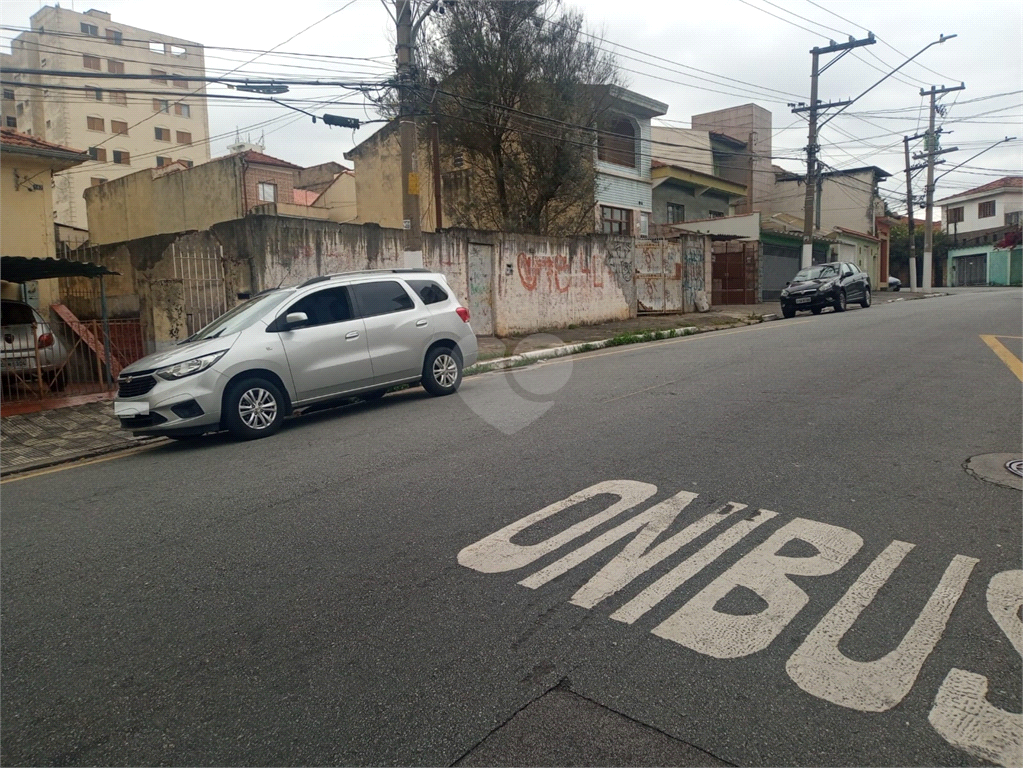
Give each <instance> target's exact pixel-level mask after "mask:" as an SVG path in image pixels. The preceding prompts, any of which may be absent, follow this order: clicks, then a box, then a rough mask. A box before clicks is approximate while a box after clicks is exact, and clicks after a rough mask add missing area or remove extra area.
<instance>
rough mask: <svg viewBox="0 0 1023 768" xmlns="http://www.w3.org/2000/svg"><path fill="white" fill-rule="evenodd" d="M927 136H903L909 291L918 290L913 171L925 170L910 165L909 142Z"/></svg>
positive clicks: (919, 166)
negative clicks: (907, 221) (907, 223)
mask: <svg viewBox="0 0 1023 768" xmlns="http://www.w3.org/2000/svg"><path fill="white" fill-rule="evenodd" d="M925 135H926V134H923V133H918V134H917V135H916V136H903V137H902V144H903V146H904V148H905V150H906V216H908V217H909V290H911V291H915V290H916V220H915V219H914V217H913V171H914V170H919V169H920V168H923V167H924V166H922V165H917V166H912V165H910V164H909V142H911V141H913V140H914V139H922V138H924V136H925Z"/></svg>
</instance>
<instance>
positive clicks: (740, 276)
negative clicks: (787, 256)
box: [712, 240, 758, 306]
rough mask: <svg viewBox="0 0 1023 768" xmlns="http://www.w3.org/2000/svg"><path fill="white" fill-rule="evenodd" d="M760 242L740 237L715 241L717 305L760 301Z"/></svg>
mask: <svg viewBox="0 0 1023 768" xmlns="http://www.w3.org/2000/svg"><path fill="white" fill-rule="evenodd" d="M757 245H758V243H756V242H742V241H738V240H729V241H726V242H716V243H714V244H713V262H714V266H713V271H712V275H713V280H714V285H713V301H714V304H715V306H721V305H723V304H756V303H757V290H756V287H757Z"/></svg>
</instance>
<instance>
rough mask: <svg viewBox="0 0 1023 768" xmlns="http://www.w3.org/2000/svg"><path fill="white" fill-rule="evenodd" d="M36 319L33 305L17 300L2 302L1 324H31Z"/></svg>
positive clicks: (0, 307)
mask: <svg viewBox="0 0 1023 768" xmlns="http://www.w3.org/2000/svg"><path fill="white" fill-rule="evenodd" d="M35 321H36V319H35V316H34V315H33V314H32V307H30V306H29V305H28V304H21V303H20V302H17V301H3V302H0V325H31V324H32V323H34V322H35Z"/></svg>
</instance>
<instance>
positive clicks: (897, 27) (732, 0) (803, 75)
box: [0, 0, 1023, 206]
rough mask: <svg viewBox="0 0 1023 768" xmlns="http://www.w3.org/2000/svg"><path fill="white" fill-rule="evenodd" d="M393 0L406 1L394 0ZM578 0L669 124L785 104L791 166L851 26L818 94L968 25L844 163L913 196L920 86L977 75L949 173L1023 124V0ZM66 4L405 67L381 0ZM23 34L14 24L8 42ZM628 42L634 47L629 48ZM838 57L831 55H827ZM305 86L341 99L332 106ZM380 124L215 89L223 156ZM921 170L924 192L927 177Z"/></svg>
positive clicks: (867, 128) (262, 46) (881, 95)
mask: <svg viewBox="0 0 1023 768" xmlns="http://www.w3.org/2000/svg"><path fill="white" fill-rule="evenodd" d="M466 1H467V0H462V2H466ZM469 1H471V0H469ZM46 4H52V3H43V2H40V1H39V0H0V14H2V16H0V20H2V23H3V25H5V26H13V27H20V26H25V25H27V24H28V19H29V17H30V16H31V15H32V14H33V13H34V12H35V11H37V10H38V9H39V8H40V7H42V6H43V5H46ZM388 5H393V3H392V2H391V0H388ZM569 5H572V6H574V7H577V8H580V9H582V10H583V11H584V13H585V17H586V22H587V25H588V29H589V31H591V32H594V33H597V34H600V35H602V36H603V38H604V43H603V45H605V46H606V47H608V48H610V49H612V50H617V53H618V54H619V56H620V58H619V65H620V66H621V67H622V69H623V70H624V72H623V74H624V77H625V78H626V80H627V84H628V86H629V87H630V88H631V89H632V90H635V91H638V92H640V93H642V94H644V95H646V96H650V97H652V98H655V99H657V100H659V101H662V102H664V103H666V104H668V105H669V110H668V113H667V114H666V115H665V116H664V120H663V121H655V123H657V122H660V123H661V124H664V125H680V126H683V127H687V126H688V124H689V120H690V117H691V116H692V115H693V114H699V113H701V112H707V111H710V110H715V109H722V108H725V107H730V106H736V105H739V104H745V103H749V102H754V103H757V104H759V105H761V106H763V107H765V108H767V109H770V110H771V111H772V113H773V137H772V141H773V154H774V156H775V158H776V159H775V161H774V162H775V163H776V164H778V165H781V166H784V167H786V168H789V169H793V170H798V169H799V168H800V167H801V161H800V158H801V157H803V148H804V147H805V146H806V139H807V136H806V122H805V120H804V119H802V118H801V117H799V116H797V115H794V114H792V113H791V111H790V109H789V107H788V106H787V104H788V103H789V102H797V101H806V100H808V98H809V84H810V61H811V57H810V54H809V50H810V49H811V48H813V47H814V46H826V45H828V43H829V40H838V41H844V40H846V39H848V36H850V35H853V36H855V37H857V38H862V37H866V34H867V32H868V31H871V32H873V33H874V35H875V36H876V37H877V39H878V42H877V43H876V44H874V45H872V46H869V47H865V48H861V49H859V50H857V51H856V52H855V54H853V55H849V56H845V57H844V58H843V59H842V60H841V61H839V62H837V63H836V64H835V65H834V66H833V67H831V68H830V69H828V71H827V72H825V73H824V74H823V75H822V76H821V79H820V94H819V96H820V98H821V99H822V100H824V101H835V100H839V99H845V98H851V97H854V96H857V95H858V94H860V93H861V92H862V91H864V90H866V89H867V88H868V87H869V86H870V85H872V84H873V83H874V82H876V81H877V80H878V79H880V78H881V77H882V76H883V75H884V74H885V73H887V72H888V71H890V70H891V69H893V68H894V67H896V66H898V65H899V64H901V63H902V62H903V61H905V59H906V58H908V57H909V56H912V55H913V54H915V53H916V52H917V51H919V50H920V49H921V48H923V47H924V46H925V45H927V44H928V43H930V42H933V41H935V40H937V39H938V38H939V36H940V35H941V34H945V35H952V34H955V35H958V37H956V38H954V39H951V40H948V41H947V42H945V43H943V44H941V45H935V46H933V47H932V48H930V49H929V50H927V51H926V52H925V53H924V54H922V55H921V56H920V57H918V58H917V59H916V60H915V61H914V62H912V63H910V64H908V65H906V67H904V68H903V69H902V70H900V72H899V73H898V74H897V75H896V76H895V77H893V78H889V79H888V80H887V81H885V82H884V83H882V84H881V85H880V86H878V87H877V88H875V89H874V90H872V91H870V92H869V93H867V94H866V95H865V96H863V98H861V99H860V100H859V101H857V102H856V103H855V104H853V105H852V106H850V107H849V108H848V109H847V110H846V113H845V114H843V115H840V116H838V117H837V118H836V119H835V120H834V121H833V122H831V123H830V124H829V125H828V126H826V127H825V128H824V130H823V131H822V133H821V136H820V143H821V145H822V148H823V159H824V161H825V162H826V163H827V164H829V165H830V166H832V167H835V168H852V167H857V166H862V165H878V166H880V167H881V168H883V169H885V170H887V171H888V172H890V173H892V174H893V176H892V178H890V179H888V180H887V181H886V182H885V183H884V184H883V185H882V187H883V189H885V190H889V191H890V194H889V192H886V193H885V194H886V197H889V198H890V199H891V200H892V201H893V205H897V206H900V205H901V203H900V202H898V200H897V197H903V196H904V191H905V176H904V175H903V174H902V169H903V168H904V160H903V152H902V137H903V136H904V135H907V134H909V135H911V134H915V133H918V132H922V131H923V130H925V129H926V127H927V124H926V123H927V110H926V100H925V99H924V98H922V97H921V96H920V89H921V88H922V87H930V86H931V85H939V86H941V85H946V86H951V85H957V84H958V83H960V82H965V84H966V90H965V91H959V92H955V93H950V94H948V95H946V96H945V97H943V98H942V100H941V103H942V104H944V105H946V106H947V110H946V115H945V117H944V118H939V122H940V123H942V124H943V125H944V127H945V129H946V131H949V132H951V133H949V134H948V135H947V136H946V137H945V138H944V139H943V142H942V144H943V146H945V147H951V146H958V147H960V151H958V152H954V153H949V154H948V155H945V158H946V160H947V162H946V164H945V165H944V166H939V167H938V172H939V173H940V172H943V171H944V170H946V169H949V168H952V167H953V166H955V165H957V164H959V163H962V162H963V161H967V160H968V159H969V158H970V157H971V156H972V155H973V154H975V153H977V152H979V151H980V150H982V149H984V148H985V147H987V146H989V145H991V144H993V143H995V142H996V141H998V140H1000V139H1003V138H1005V137H1006V136H1017V137H1023V3H1020V2H1019V0H977V2H975V3H964V2H951V1H950V0H933V1H932V2H923V1H922V0H813V1H812V2H811V0H715V2H694V1H693V0H687V1H686V2H678V1H677V0H676V1H675V2H670V3H669V2H661V1H658V0H630V1H629V2H622V1H621V0H587V1H586V2H585V3H581V2H577V3H569ZM64 7H72V8H73V9H74V10H77V11H79V12H83V11H85V10H88V9H89V8H93V7H96V8H99V9H101V10H105V11H107V12H109V13H111V14H112V15H113V20H114V22H121V23H123V24H130V25H132V26H136V27H141V28H144V29H150V30H153V31H158V32H162V33H165V34H170V35H176V36H179V37H183V38H185V39H188V40H192V41H195V42H199V43H202V44H203V45H205V46H207V51H206V66H207V71H208V73H209V74H222V73H224V72H226V71H228V70H231V69H234V68H235V67H239V66H241V65H244V66H241V69H240V70H239V71H238V73H248V74H251V75H253V76H264V75H267V74H272V75H275V76H280V77H291V78H295V77H301V78H318V77H323V78H327V79H335V80H336V79H338V78H343V79H345V80H353V81H369V80H378V79H380V78H383V77H386V76H387V75H388V74H389V73H390V72H392V71H393V62H394V52H393V41H394V30H393V27H394V25H393V22H392V20H391V17H390V16H389V14H388V11H387V10H386V9H385V7H384V6H383V5H382V4H381V0H297V1H296V2H291V3H269V2H263V1H261V0H251V1H250V2H246V3H237V2H222V1H218V0H213V1H211V0H202V1H200V0H177V2H175V3H172V4H167V3H155V2H151V1H150V0H74V2H72V1H71V0H64ZM335 11H336V13H333V15H330V17H329V18H327V19H326V20H323V19H324V17H326V16H328V14H331V13H332V12H335ZM456 12H457V11H456ZM321 20H322V21H321ZM317 22H319V23H317ZM427 23H429V22H427ZM311 25H313V26H311ZM310 26H311V28H310V29H309V30H308V31H305V32H302V33H301V34H299V35H298V36H297V37H295V39H293V40H291V41H290V42H287V43H285V44H284V45H281V43H283V42H284V41H286V40H288V38H290V37H291V36H292V35H295V34H296V33H298V32H300V31H301V30H303V29H305V28H306V27H310ZM16 34H17V33H16V32H11V31H4V32H3V37H2V39H3V42H4V49H5V50H9V42H10V39H11V37H12V36H14V35H16ZM278 45H281V47H280V48H279V51H281V52H288V53H296V54H303V55H302V56H290V57H289V56H280V55H277V54H270V55H266V56H263V57H261V58H259V59H257V60H256V61H255V62H253V63H252V64H245V62H247V61H248V60H249V59H251V58H253V57H255V56H257V55H258V53H256V52H251V53H250V52H243V51H239V50H226V49H239V48H241V49H252V50H253V51H266V50H268V49H270V48H273V47H275V46H278ZM616 45H617V46H623V47H621V48H617V49H616V48H615V46H616ZM625 46H627V48H626V47H625ZM629 49H635V50H629ZM309 54H315V55H317V56H318V57H319V58H317V57H314V56H309ZM327 57H351V58H327ZM651 57H659V58H651ZM828 58H830V57H822V64H823V63H824V62H825V61H827V60H828ZM687 67H688V68H690V69H687ZM698 70H703V72H700V71H698ZM709 73H713V74H709ZM697 78H706V79H703V80H701V79H697ZM708 81H711V82H708ZM211 93H230V94H235V95H237V92H236V91H228V90H227V89H225V88H224V87H223V86H219V85H214V86H211ZM280 98H282V100H283V99H287V100H289V101H291V103H294V104H299V105H301V106H304V107H306V108H309V109H310V111H313V112H315V113H317V114H322V113H323V112H325V111H327V112H331V113H334V114H342V115H348V116H352V117H357V118H359V119H360V120H370V119H374V118H376V117H377V115H376V113H375V111H374V109H373V105H372V104H371V103H369V102H368V101H367V100H366V99H365V98H364V97H363V95H362V94H360V93H357V92H354V93H353V92H352V91H345V90H341V89H339V88H337V87H333V86H324V87H293V88H292V89H291V92H290V93H289V94H287V95H285V96H284V97H280ZM303 100H316V101H322V102H328V101H338V100H339V101H341V102H342V103H339V104H336V105H332V106H326V105H325V104H319V105H316V104H313V103H312V102H311V101H303ZM378 128H379V125H370V126H365V127H364V128H362V129H360V130H359V131H357V132H353V131H351V130H347V129H337V128H334V129H328V128H327V127H326V126H324V125H323V124H322V123H320V122H317V123H316V124H315V125H314V124H313V123H312V121H311V119H310V118H309V117H306V116H304V115H302V114H300V113H297V112H293V111H290V110H288V109H287V108H285V107H281V106H278V105H276V104H272V103H264V102H252V103H248V102H243V101H237V102H230V101H223V100H217V99H213V100H211V103H210V132H211V134H212V135H213V136H215V137H217V138H215V139H214V140H213V141H212V145H211V146H212V154H213V155H214V156H217V155H220V154H223V153H225V151H226V147H227V145H228V144H230V143H232V142H233V140H234V132H235V130H236V129H237V130H239V131H240V133H241V135H242V138H243V139H244V138H245V136H246V135H249V136H251V138H252V139H253V140H258V139H259V137H260V136H261V135H264V141H265V145H266V151H267V152H268V153H269V154H271V155H274V156H277V157H280V158H283V159H285V160H289V161H292V162H295V163H299V164H301V165H313V164H315V163H320V162H325V161H327V160H338V161H341V162H344V161H343V158H342V154H343V153H344V152H345V151H346V150H348V149H350V148H351V147H352V146H353V145H354V144H355V143H356V142H357V141H360V140H362V139H363V138H365V137H366V136H368V135H369V134H370V133H372V132H373V131H374V130H376V129H378ZM921 149H922V148H921ZM918 151H919V150H918ZM803 167H804V168H805V164H804V165H803ZM1021 172H1023V141H1019V140H1017V141H1014V142H1010V143H1006V144H1003V145H1001V146H999V147H996V148H995V149H993V150H991V151H990V152H987V153H985V154H983V155H982V156H980V157H978V158H977V159H975V160H969V162H966V164H965V165H963V167H962V168H960V169H958V170H955V171H952V172H950V173H949V174H948V175H947V176H944V177H943V178H941V180H940V181H939V182H938V186H937V192H936V195H937V197H938V198H940V197H943V196H947V195H949V194H953V193H955V192H956V191H960V190H964V189H968V188H971V187H975V186H979V185H981V184H984V183H986V182H988V181H991V180H994V179H996V178H999V177H1001V176H1004V175H1009V174H1020V173H1021ZM917 181H918V183H917V190H918V194H919V193H921V190H922V188H923V180H922V178H918V180H917Z"/></svg>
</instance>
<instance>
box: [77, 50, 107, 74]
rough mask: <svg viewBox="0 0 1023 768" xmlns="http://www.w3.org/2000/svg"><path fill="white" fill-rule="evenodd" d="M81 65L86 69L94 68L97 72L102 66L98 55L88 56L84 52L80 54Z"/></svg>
mask: <svg viewBox="0 0 1023 768" xmlns="http://www.w3.org/2000/svg"><path fill="white" fill-rule="evenodd" d="M82 66H83V67H85V68H86V69H95V70H96V71H97V72H98V71H99V70H101V69H102V68H103V65H102V64H101V63H100V60H99V56H89V55H88V54H84V53H83V54H82Z"/></svg>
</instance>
